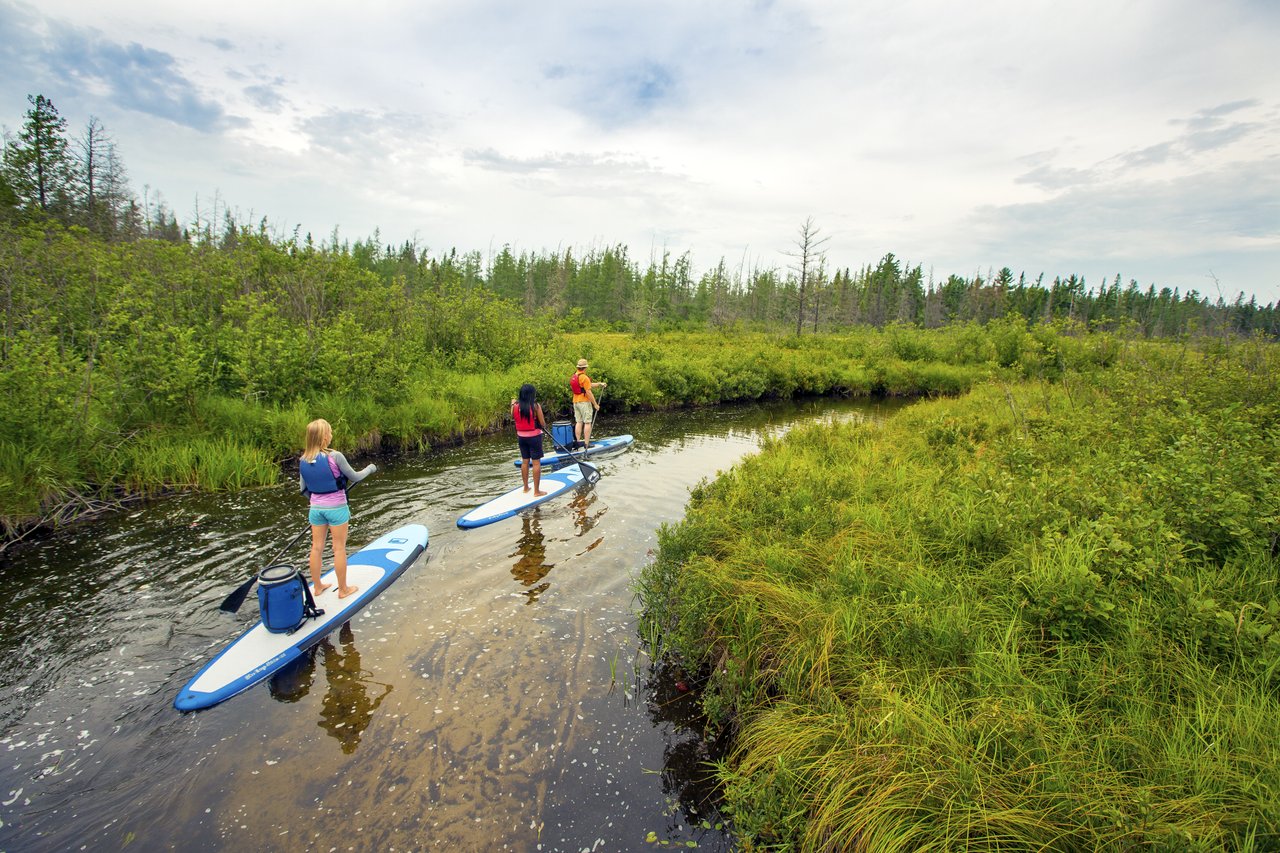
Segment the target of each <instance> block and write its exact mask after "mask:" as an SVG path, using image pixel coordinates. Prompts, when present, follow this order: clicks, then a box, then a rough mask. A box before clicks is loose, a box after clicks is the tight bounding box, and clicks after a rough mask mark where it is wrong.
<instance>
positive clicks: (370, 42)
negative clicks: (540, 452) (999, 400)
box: [0, 0, 1280, 303]
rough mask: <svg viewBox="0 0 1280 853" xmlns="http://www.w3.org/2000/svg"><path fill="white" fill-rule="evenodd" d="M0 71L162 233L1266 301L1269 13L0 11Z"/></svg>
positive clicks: (18, 7)
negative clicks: (859, 272) (895, 267)
mask: <svg viewBox="0 0 1280 853" xmlns="http://www.w3.org/2000/svg"><path fill="white" fill-rule="evenodd" d="M0 83H2V84H3V85H0V94H2V95H3V98H2V99H0V124H3V125H4V127H5V128H6V129H7V130H8V131H9V132H13V131H16V130H17V129H18V128H19V127H20V126H21V124H22V121H23V116H24V113H25V111H26V109H27V107H28V104H27V102H26V95H28V94H36V93H42V94H44V95H46V96H47V97H49V98H50V99H52V100H53V102H54V104H55V106H56V107H57V108H58V110H59V112H61V114H62V115H63V116H64V117H65V118H66V119H67V121H68V125H69V130H70V131H71V133H72V134H73V135H78V134H79V133H80V132H81V131H82V130H83V128H84V125H85V123H86V122H87V121H88V119H89V117H90V116H97V117H98V118H99V119H100V120H101V122H102V123H103V124H104V125H105V127H106V129H107V131H108V132H109V134H110V135H111V136H112V137H113V138H114V139H115V141H116V143H117V147H118V150H119V153H120V154H121V156H122V158H123V160H124V163H125V165H126V167H127V168H128V170H129V174H130V180H131V183H132V185H133V186H134V188H135V190H136V192H137V193H138V194H139V196H141V195H142V194H143V190H144V187H148V188H149V190H150V192H151V193H155V192H157V191H158V192H160V193H162V194H163V196H164V198H165V200H166V202H167V203H168V204H169V206H170V207H172V208H174V209H175V210H177V212H178V214H179V218H180V219H183V220H187V221H189V220H191V219H192V218H193V217H194V215H195V211H196V209H197V202H198V205H199V207H200V209H201V210H202V211H204V212H206V213H207V212H208V211H209V210H210V209H211V208H212V207H213V205H214V203H215V201H216V202H217V203H218V204H219V205H221V206H227V207H229V208H230V209H231V211H232V212H233V213H234V214H236V215H237V217H238V218H240V219H241V220H243V221H252V222H256V221H258V220H259V219H261V218H262V217H264V216H265V217H267V218H268V220H269V221H270V223H271V224H272V225H273V226H274V228H275V229H276V230H277V231H278V232H280V233H284V234H288V233H291V232H292V231H293V230H294V228H295V227H297V228H299V229H300V231H301V232H302V233H306V232H311V233H313V234H314V235H315V236H316V238H317V239H321V238H326V239H327V238H328V236H329V235H331V234H332V233H333V231H334V229H335V228H337V229H338V232H339V234H340V236H341V237H342V238H345V239H353V240H354V239H357V238H362V237H367V236H370V235H372V234H373V233H374V230H375V229H379V232H380V235H381V237H382V240H383V242H384V243H394V244H397V245H398V244H400V243H402V242H404V241H406V240H413V241H415V242H416V243H417V244H418V245H419V246H420V247H424V248H426V249H427V250H429V251H431V252H433V253H434V252H439V251H444V250H448V249H449V248H451V247H456V248H458V249H459V250H460V251H471V250H478V251H481V252H482V253H485V254H486V255H487V254H489V253H491V252H494V251H497V250H498V249H500V248H501V247H502V246H503V245H504V244H507V245H510V246H511V248H512V249H513V251H516V252H520V251H533V252H540V251H542V250H554V249H557V248H566V247H576V248H579V249H587V248H591V247H601V246H605V245H617V244H624V245H626V246H628V247H629V249H630V251H631V255H632V257H633V258H635V259H636V260H638V261H640V262H641V263H646V262H647V261H648V260H649V258H650V257H652V256H654V254H655V253H659V254H660V253H661V252H663V251H664V250H667V251H670V252H672V253H673V254H677V255H678V254H681V253H684V252H686V251H687V252H690V253H691V255H692V258H693V261H694V269H695V271H704V270H706V269H708V268H710V267H712V266H714V265H715V264H716V263H717V262H718V261H719V260H720V259H721V258H724V259H725V260H726V261H727V262H728V264H729V266H730V268H731V269H735V268H737V267H738V266H739V265H740V264H743V263H745V264H746V265H748V266H751V265H758V266H766V267H767V266H778V267H785V266H787V265H788V263H789V262H790V261H789V259H788V257H787V255H786V254H785V253H787V252H790V251H793V250H794V243H795V240H796V238H797V231H798V229H799V227H800V225H801V224H802V223H803V222H804V221H805V219H806V218H808V217H812V218H813V222H814V224H815V225H816V226H817V227H818V228H819V229H820V233H819V237H825V238H828V241H827V243H825V244H824V246H823V248H824V249H825V250H826V254H827V259H828V263H829V265H833V266H838V267H845V266H848V267H852V268H857V267H860V266H862V265H863V264H866V263H875V262H876V261H877V260H879V259H880V258H881V257H882V256H883V255H884V254H885V253H886V252H893V253H894V254H896V255H897V256H898V257H899V258H901V259H903V260H905V261H907V262H909V263H911V264H916V263H919V264H922V265H923V267H924V269H925V270H926V271H932V274H933V276H934V278H935V279H938V280H940V279H945V278H946V276H947V275H949V274H952V273H955V274H959V275H963V276H966V277H968V276H972V275H974V274H976V273H982V274H984V275H985V274H986V273H987V271H988V270H989V269H992V268H994V269H997V270H998V269H999V268H1000V267H1002V266H1008V267H1010V268H1011V269H1013V271H1014V272H1015V273H1019V272H1026V273H1027V275H1028V277H1029V278H1034V277H1035V276H1037V275H1039V274H1040V273H1042V272H1043V273H1045V274H1046V276H1047V278H1050V279H1051V278H1052V277H1053V276H1055V275H1068V274H1071V273H1076V274H1078V275H1083V276H1085V278H1086V281H1087V283H1088V284H1089V285H1090V286H1091V287H1095V286H1097V285H1098V284H1099V283H1100V282H1101V281H1102V280H1103V279H1106V280H1108V281H1109V280H1111V279H1113V278H1114V277H1115V275H1116V274H1119V275H1120V276H1121V277H1122V279H1123V281H1124V282H1125V283H1127V282H1128V281H1129V280H1130V279H1136V280H1137V281H1138V283H1139V284H1140V285H1141V286H1142V287H1144V288H1145V287H1146V286H1147V285H1149V284H1155V285H1156V286H1157V287H1161V286H1170V287H1178V288H1180V289H1181V290H1182V291H1183V292H1186V291H1188V290H1191V289H1195V290H1197V291H1199V292H1200V293H1202V294H1207V295H1209V296H1211V297H1214V298H1217V296H1218V295H1219V294H1221V295H1222V296H1224V297H1225V298H1226V299H1227V301H1232V300H1234V299H1235V297H1236V295H1237V294H1239V293H1241V292H1244V293H1245V294H1246V295H1247V296H1248V295H1256V296H1257V297H1258V299H1259V301H1260V302H1263V303H1267V302H1274V301H1280V2H1276V0H1214V2H1204V0H1076V2H1072V3H1065V2H1061V0H978V1H977V2H970V3H957V2H952V0H885V2H880V0H777V2H769V1H768V0H765V1H764V2H729V0H724V2H697V0H670V2H669V0H650V2H646V3H642V4H641V3H632V2H600V1H599V0H596V2H588V0H565V2H561V0H550V2H546V3H530V2H511V1H510V0H508V2H495V0H468V2H452V3H444V2H439V1H438V0H366V2H363V3H333V2H323V0H310V2H305V3H303V2H293V0H273V2H264V0H258V2H254V3H248V2H242V1H241V0H224V2H219V3H206V4H192V3H172V2H166V3H160V2H155V0H105V2H100V3H90V2H88V0H40V2H39V3H38V4H37V3H24V2H15V0H0Z"/></svg>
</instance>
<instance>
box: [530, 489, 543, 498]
mask: <svg viewBox="0 0 1280 853" xmlns="http://www.w3.org/2000/svg"><path fill="white" fill-rule="evenodd" d="M525 491H526V492H527V491H529V490H528V489H525ZM545 494H546V492H534V493H533V496H534V497H535V498H540V497H542V496H543V495H545Z"/></svg>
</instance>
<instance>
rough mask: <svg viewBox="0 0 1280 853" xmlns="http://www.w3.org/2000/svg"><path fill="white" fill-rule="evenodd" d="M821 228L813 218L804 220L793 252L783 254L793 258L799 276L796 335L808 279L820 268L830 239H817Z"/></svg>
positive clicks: (799, 325)
mask: <svg viewBox="0 0 1280 853" xmlns="http://www.w3.org/2000/svg"><path fill="white" fill-rule="evenodd" d="M821 230H822V229H821V228H819V227H818V226H816V225H814V224H813V217H812V216H810V217H808V218H806V219H805V221H804V224H803V225H801V226H800V232H799V235H798V236H797V238H796V242H795V246H796V251H794V252H783V254H784V255H786V256H787V257H789V258H795V261H796V264H795V266H793V269H794V270H795V271H796V272H797V273H799V275H800V292H799V300H800V304H799V305H798V306H797V307H796V335H797V336H798V335H799V334H800V331H801V329H802V327H803V325H804V301H805V296H806V295H807V292H808V287H809V279H810V277H811V275H813V273H814V271H815V268H820V267H821V266H822V263H823V261H824V260H825V258H826V256H825V253H823V252H822V246H823V244H824V243H826V242H827V241H828V240H830V239H831V238H830V237H823V238H822V239H818V234H819V233H820V232H821Z"/></svg>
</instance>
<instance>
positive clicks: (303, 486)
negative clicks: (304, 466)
mask: <svg viewBox="0 0 1280 853" xmlns="http://www.w3.org/2000/svg"><path fill="white" fill-rule="evenodd" d="M298 491H299V492H301V493H302V496H303V497H310V496H311V493H310V492H308V491H307V481H306V480H304V479H302V471H301V470H299V471H298Z"/></svg>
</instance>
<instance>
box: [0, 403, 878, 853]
mask: <svg viewBox="0 0 1280 853" xmlns="http://www.w3.org/2000/svg"><path fill="white" fill-rule="evenodd" d="M897 405H900V404H897V403H893V402H887V403H886V402H868V401H861V402H858V401H825V400H824V401H812V402H804V403H780V404H772V405H761V406H745V407H725V408H718V409H706V410H698V411H681V412H677V413H663V414H653V415H643V416H635V417H629V418H625V419H624V418H608V417H606V418H605V419H604V420H602V422H601V424H600V428H599V430H598V432H597V434H598V435H612V434H618V433H631V434H632V435H634V436H635V444H634V445H633V446H632V448H631V449H630V450H628V451H626V452H624V453H622V454H618V455H614V456H612V457H605V458H603V459H601V460H600V462H599V468H600V470H601V473H602V475H603V476H602V479H601V480H600V482H599V483H598V484H596V485H595V486H594V487H592V488H590V489H587V490H584V491H580V492H578V493H575V494H573V495H572V496H570V497H567V498H563V499H559V500H556V501H552V502H549V503H547V504H544V505H542V506H541V507H539V508H538V509H536V510H534V511H530V512H527V513H526V514H524V515H523V516H519V517H516V518H513V519H508V520H506V521H502V522H498V523H496V524H492V525H489V526H487V527H483V528H479V529H476V530H465V531H464V530H459V529H458V528H457V527H456V526H455V522H456V519H457V518H458V516H459V515H461V514H462V513H463V512H465V511H466V510H468V509H470V508H472V507H474V506H476V505H477V504H479V503H482V502H483V501H485V500H487V499H488V498H490V497H492V496H494V495H496V494H498V493H500V492H503V491H506V490H507V489H508V488H511V487H512V486H513V485H515V484H517V483H518V481H519V472H518V471H517V470H516V468H515V467H514V466H513V465H512V460H513V459H514V458H515V455H516V454H515V447H516V445H515V440H514V438H513V437H512V436H508V435H503V436H493V437H488V438H484V439H481V440H478V441H474V442H470V443H468V444H466V445H465V446H462V447H458V448H452V449H449V450H446V451H443V452H440V453H433V454H429V455H426V456H422V457H400V458H396V459H392V460H388V461H386V462H385V463H384V464H383V465H381V469H382V470H380V471H379V473H378V474H377V475H376V476H375V477H373V478H371V479H370V480H369V481H368V482H367V483H365V484H363V485H362V486H361V487H360V489H359V490H357V491H354V492H353V493H352V495H351V506H352V511H353V521H352V526H351V547H352V549H353V550H354V549H355V548H358V547H359V546H361V545H363V544H364V543H366V542H369V541H371V540H373V539H374V538H376V537H378V536H379V535H381V534H382V533H385V532H387V531H389V530H392V529H394V528H396V527H399V526H400V525H403V524H407V523H411V522H416V523H421V524H425V525H426V526H427V527H428V529H429V531H430V536H431V541H430V547H429V548H428V551H427V553H426V555H424V556H423V557H421V558H419V560H418V562H417V563H415V564H414V565H413V566H412V567H411V568H410V569H409V570H408V571H407V572H406V573H405V574H404V575H403V576H402V577H401V578H400V579H399V580H398V581H396V583H395V584H394V585H393V586H392V587H391V588H390V589H388V590H387V591H386V592H385V593H383V594H382V595H381V596H380V597H379V598H378V599H376V600H375V601H374V602H373V603H372V604H371V605H370V606H369V607H368V608H367V609H366V610H364V611H363V612H362V613H361V614H360V615H358V616H357V617H356V618H355V619H354V620H353V621H352V622H350V623H349V624H348V626H346V627H344V628H343V629H342V630H340V631H338V632H335V633H333V634H332V635H330V636H329V637H328V638H327V639H326V640H325V641H324V642H323V643H321V644H320V645H319V646H317V647H316V649H315V651H314V654H313V655H311V656H310V657H308V658H307V659H306V660H305V661H304V662H303V664H302V665H300V666H295V667H293V668H292V669H290V670H288V671H286V672H283V673H281V674H279V675H277V676H276V677H274V678H273V679H271V681H270V682H268V683H264V684H260V685H258V686H256V687H254V688H252V689H250V690H249V691H247V692H245V693H243V694H241V695H239V696H236V697H233V698H232V699H230V700H228V701H226V702H224V703H222V704H221V705H218V706H216V707H214V708H212V709H209V710H206V711H201V712H196V713H189V714H182V713H179V712H177V711H175V710H174V709H173V707H172V703H173V699H174V696H175V695H176V693H177V692H178V690H179V689H180V688H181V687H182V685H183V684H184V683H185V682H186V680H187V679H188V678H190V677H191V676H192V675H193V674H194V673H195V672H196V671H197V670H198V669H199V667H200V666H201V665H202V663H203V662H204V661H206V660H208V659H209V657H211V656H212V655H214V654H215V653H216V652H217V651H218V650H220V649H221V648H222V647H223V646H224V645H226V644H227V643H228V642H229V641H230V640H232V639H234V638H235V637H236V636H238V635H239V634H240V633H241V632H243V631H244V630H245V629H246V628H247V627H248V626H249V625H250V624H251V623H252V622H253V621H254V620H255V619H256V607H255V606H254V599H253V598H251V599H250V600H249V602H248V603H247V604H246V605H245V607H244V608H243V609H242V611H241V612H240V613H239V614H238V615H236V616H231V615H228V614H225V613H222V612H220V611H219V610H218V604H219V602H221V600H222V599H223V597H224V596H225V595H226V594H227V593H228V592H229V591H230V590H231V589H232V588H233V587H235V586H236V585H238V584H239V583H240V582H241V581H242V580H244V579H245V578H247V577H248V576H249V574H251V573H252V572H253V571H254V570H255V568H257V567H258V566H259V564H260V563H261V562H262V561H264V560H266V559H268V558H270V557H271V556H273V555H274V554H275V553H276V552H277V551H279V549H280V548H281V547H283V546H284V544H285V543H287V542H288V541H289V540H290V539H292V538H293V537H294V536H296V535H297V534H298V533H299V532H300V531H301V530H302V529H303V528H304V527H305V524H306V522H305V513H304V507H303V502H302V499H301V497H299V496H298V495H297V494H296V493H295V492H294V490H293V489H292V488H290V487H288V486H284V485H282V486H280V487H278V488H271V489H264V490H258V491H253V492H248V493H242V494H238V495H234V496H230V497H228V496H207V495H188V496H181V497H176V498H170V499H166V500H163V501H160V502H157V503H154V504H151V505H148V506H145V507H143V508H140V509H137V510H136V511H132V512H128V513H122V514H120V515H117V516H114V517H111V518H107V519H103V520H100V521H97V522H94V523H91V524H86V525H82V526H79V527H76V528H74V529H72V530H69V531H66V532H64V533H62V534H60V535H58V536H56V537H53V538H49V539H45V540H43V541H39V542H34V543H27V544H22V545H20V546H18V547H16V548H14V549H11V553H8V554H6V555H5V556H4V557H2V558H0V578H2V579H3V582H4V586H5V588H6V589H7V590H8V591H9V594H10V605H9V607H7V608H5V609H4V610H3V611H0V756H3V762H2V763H0V821H2V822H3V826H0V849H3V850H80V849H85V850H97V849H125V848H127V849H129V850H166V849H173V848H180V849H183V850H245V849H261V850H281V851H293V850H298V851H302V850H330V849H333V850H379V851H382V850H520V851H524V850H548V851H581V850H600V851H605V850H610V851H615V850H643V849H653V848H657V847H661V846H680V847H686V846H692V845H696V846H697V847H698V849H702V850H729V849H731V848H732V847H733V836H732V831H731V828H730V827H726V826H724V825H723V823H722V821H721V818H719V817H718V815H717V813H716V811H715V803H714V799H713V792H712V791H710V790H708V788H707V786H706V785H705V784H703V783H702V782H700V779H699V777H700V772H701V770H700V763H701V761H702V760H703V759H704V758H705V746H704V745H703V744H702V743H701V742H700V740H699V738H698V737H697V734H696V731H695V730H694V729H693V728H691V726H690V725H689V723H690V721H691V720H692V714H693V712H694V702H695V695H694V693H693V692H680V691H678V690H677V689H676V687H675V685H674V683H668V682H671V681H672V679H671V678H670V676H669V675H665V674H663V673H661V672H658V671H655V670H654V669H653V668H652V666H651V661H650V660H649V658H648V656H647V655H646V653H645V649H644V648H643V646H642V642H641V640H640V638H639V637H638V636H637V632H636V618H635V607H636V602H635V600H634V592H633V587H632V584H633V581H634V579H635V577H636V575H637V573H638V572H639V571H640V569H641V567H642V566H643V565H644V564H645V563H646V562H647V561H649V560H651V559H652V549H654V548H655V547H656V545H657V533H658V529H659V527H660V526H661V525H662V524H664V523H668V522H674V521H677V520H678V519H679V518H680V517H681V516H682V515H683V512H684V507H685V504H686V502H687V500H688V496H689V490H690V488H692V487H693V486H695V485H696V484H697V483H698V482H699V481H701V480H702V479H704V478H709V477H714V476H715V474H716V472H717V471H720V470H723V469H725V468H728V467H729V466H731V465H733V464H734V463H735V462H736V461H738V460H739V459H741V458H742V457H743V456H744V455H745V454H748V453H750V452H753V451H754V450H755V449H756V448H757V447H758V445H759V442H760V440H761V438H762V436H764V435H767V434H775V433H777V432H780V431H782V430H785V429H788V428H789V427H790V426H792V425H794V424H795V423H797V422H802V421H808V420H813V419H817V418H825V417H837V418H859V417H870V418H874V417H880V416H882V415H883V414H885V413H886V412H888V411H890V410H891V409H893V408H895V407H896V406H897ZM349 455H351V456H352V458H353V461H354V462H356V463H357V464H360V463H361V462H362V461H364V460H362V459H360V457H359V455H358V454H355V453H351V454H349ZM289 557H290V558H291V559H292V560H293V561H294V562H296V563H298V564H302V563H305V560H306V545H305V542H304V543H300V544H299V545H298V546H297V548H296V549H295V550H294V551H292V552H291V553H290V555H289ZM663 842H666V844H663Z"/></svg>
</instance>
